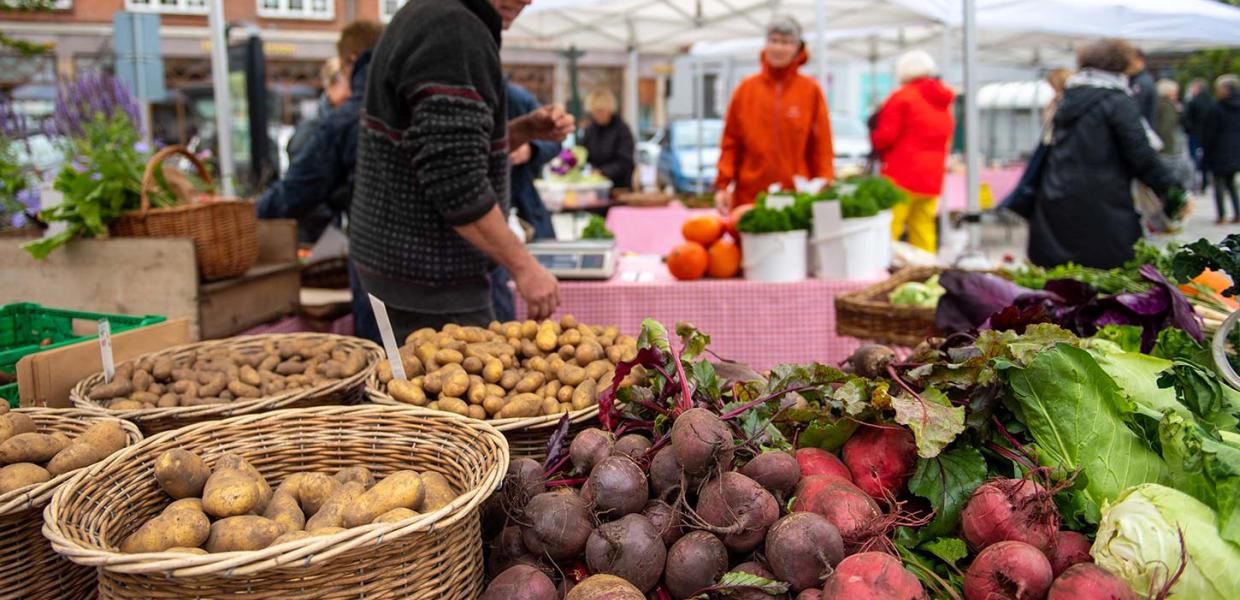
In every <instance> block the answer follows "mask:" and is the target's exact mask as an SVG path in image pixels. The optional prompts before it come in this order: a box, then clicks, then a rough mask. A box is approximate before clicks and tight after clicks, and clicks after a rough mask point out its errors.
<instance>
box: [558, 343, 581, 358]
mask: <svg viewBox="0 0 1240 600" xmlns="http://www.w3.org/2000/svg"><path fill="white" fill-rule="evenodd" d="M576 352H577V348H576V347H575V346H572V345H569V346H563V347H561V348H560V351H559V352H557V353H556V357H557V358H559V359H560V360H572V359H573V354H574V353H576Z"/></svg>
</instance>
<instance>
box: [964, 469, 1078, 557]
mask: <svg viewBox="0 0 1240 600" xmlns="http://www.w3.org/2000/svg"><path fill="white" fill-rule="evenodd" d="M960 529H961V532H963V533H964V537H965V539H966V540H968V541H969V543H970V544H972V545H973V547H975V548H978V549H982V548H985V547H987V546H989V545H991V544H994V543H996V542H1002V541H1007V540H1012V541H1017V542H1024V543H1026V544H1029V545H1031V546H1033V547H1035V548H1037V549H1039V550H1041V551H1042V552H1047V551H1048V550H1050V547H1051V544H1052V543H1053V541H1054V540H1055V533H1056V532H1058V531H1059V511H1058V509H1056V508H1055V502H1054V501H1053V500H1052V499H1051V497H1050V494H1049V493H1047V492H1046V489H1045V488H1043V487H1042V486H1040V485H1038V484H1037V483H1035V482H1032V481H1029V480H1025V479H994V480H991V481H988V482H986V483H984V484H982V485H981V486H980V487H978V488H977V490H976V491H974V492H973V496H972V497H970V498H969V503H968V504H967V505H966V506H965V507H964V510H963V511H961V512H960Z"/></svg>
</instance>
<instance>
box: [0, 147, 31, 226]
mask: <svg viewBox="0 0 1240 600" xmlns="http://www.w3.org/2000/svg"><path fill="white" fill-rule="evenodd" d="M16 146H17V145H16V144H14V143H13V140H11V139H9V138H8V137H7V136H3V135H0V213H3V214H15V213H19V212H22V211H23V210H25V206H24V205H22V203H21V202H18V200H17V194H18V193H19V192H21V191H22V190H25V189H26V188H27V187H28V186H29V185H30V182H29V180H28V179H27V178H26V173H25V171H24V170H23V169H22V166H21V163H20V162H19V161H18V159H17V147H16Z"/></svg>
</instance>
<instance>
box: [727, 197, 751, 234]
mask: <svg viewBox="0 0 1240 600" xmlns="http://www.w3.org/2000/svg"><path fill="white" fill-rule="evenodd" d="M751 210H753V205H752V204H742V205H740V206H738V207H736V208H734V209H732V214H730V215H728V221H727V223H725V224H724V227H725V228H726V229H727V230H728V234H729V235H731V236H732V239H734V240H740V239H741V234H740V232H739V231H737V230H736V225H737V223H740V222H741V217H743V216H745V213H747V212H749V211H751Z"/></svg>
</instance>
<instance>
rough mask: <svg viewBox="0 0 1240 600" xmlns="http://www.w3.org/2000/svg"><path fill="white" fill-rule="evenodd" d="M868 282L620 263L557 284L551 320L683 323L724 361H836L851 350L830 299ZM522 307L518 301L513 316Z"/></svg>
mask: <svg viewBox="0 0 1240 600" xmlns="http://www.w3.org/2000/svg"><path fill="white" fill-rule="evenodd" d="M870 283H872V282H868V281H829V280H820V279H807V280H805V281H802V282H797V283H761V282H753V281H744V280H741V279H728V280H710V279H705V280H699V281H676V280H674V279H672V278H671V276H670V275H669V274H668V273H667V269H666V268H664V266H663V265H662V264H661V263H660V262H659V261H658V259H657V258H656V257H649V256H628V257H625V258H622V259H621V263H620V267H619V269H618V271H617V274H616V276H615V277H614V278H612V279H611V280H610V281H562V282H560V298H561V301H562V303H561V306H560V310H559V312H558V313H557V316H558V315H563V314H570V313H571V314H572V315H574V316H576V317H577V318H578V319H579V320H581V321H582V322H585V323H590V324H599V325H616V326H618V327H619V328H620V330H621V331H623V332H625V333H628V334H630V335H633V334H636V333H637V330H638V328H640V327H641V322H642V319H645V318H647V317H650V318H653V319H656V320H658V321H661V322H662V323H663V324H664V325H666V326H668V327H669V328H671V327H673V326H674V325H675V324H676V323H677V322H680V321H685V322H689V323H692V324H693V325H695V326H697V327H698V329H700V330H702V331H703V332H705V333H708V334H710V336H711V346H710V347H711V349H712V350H714V351H715V353H716V354H718V355H719V356H722V357H724V358H728V359H731V360H735V361H740V362H742V363H745V364H748V365H749V366H751V367H754V368H756V369H766V368H769V367H771V366H773V365H776V364H780V363H806V362H812V361H818V362H825V363H838V362H840V361H842V360H844V359H845V358H847V357H848V355H849V354H851V353H852V351H853V350H855V349H856V348H857V346H858V341H857V340H855V339H853V338H848V337H840V336H839V335H837V334H836V333H835V304H834V298H835V296H837V295H839V294H842V293H845V292H849V291H852V290H856V289H859V288H862V287H865V286H866V285H868V284H870ZM525 311H526V306H525V303H524V302H523V301H522V300H521V298H520V296H519V295H518V296H517V314H518V315H524V314H526V313H525Z"/></svg>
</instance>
